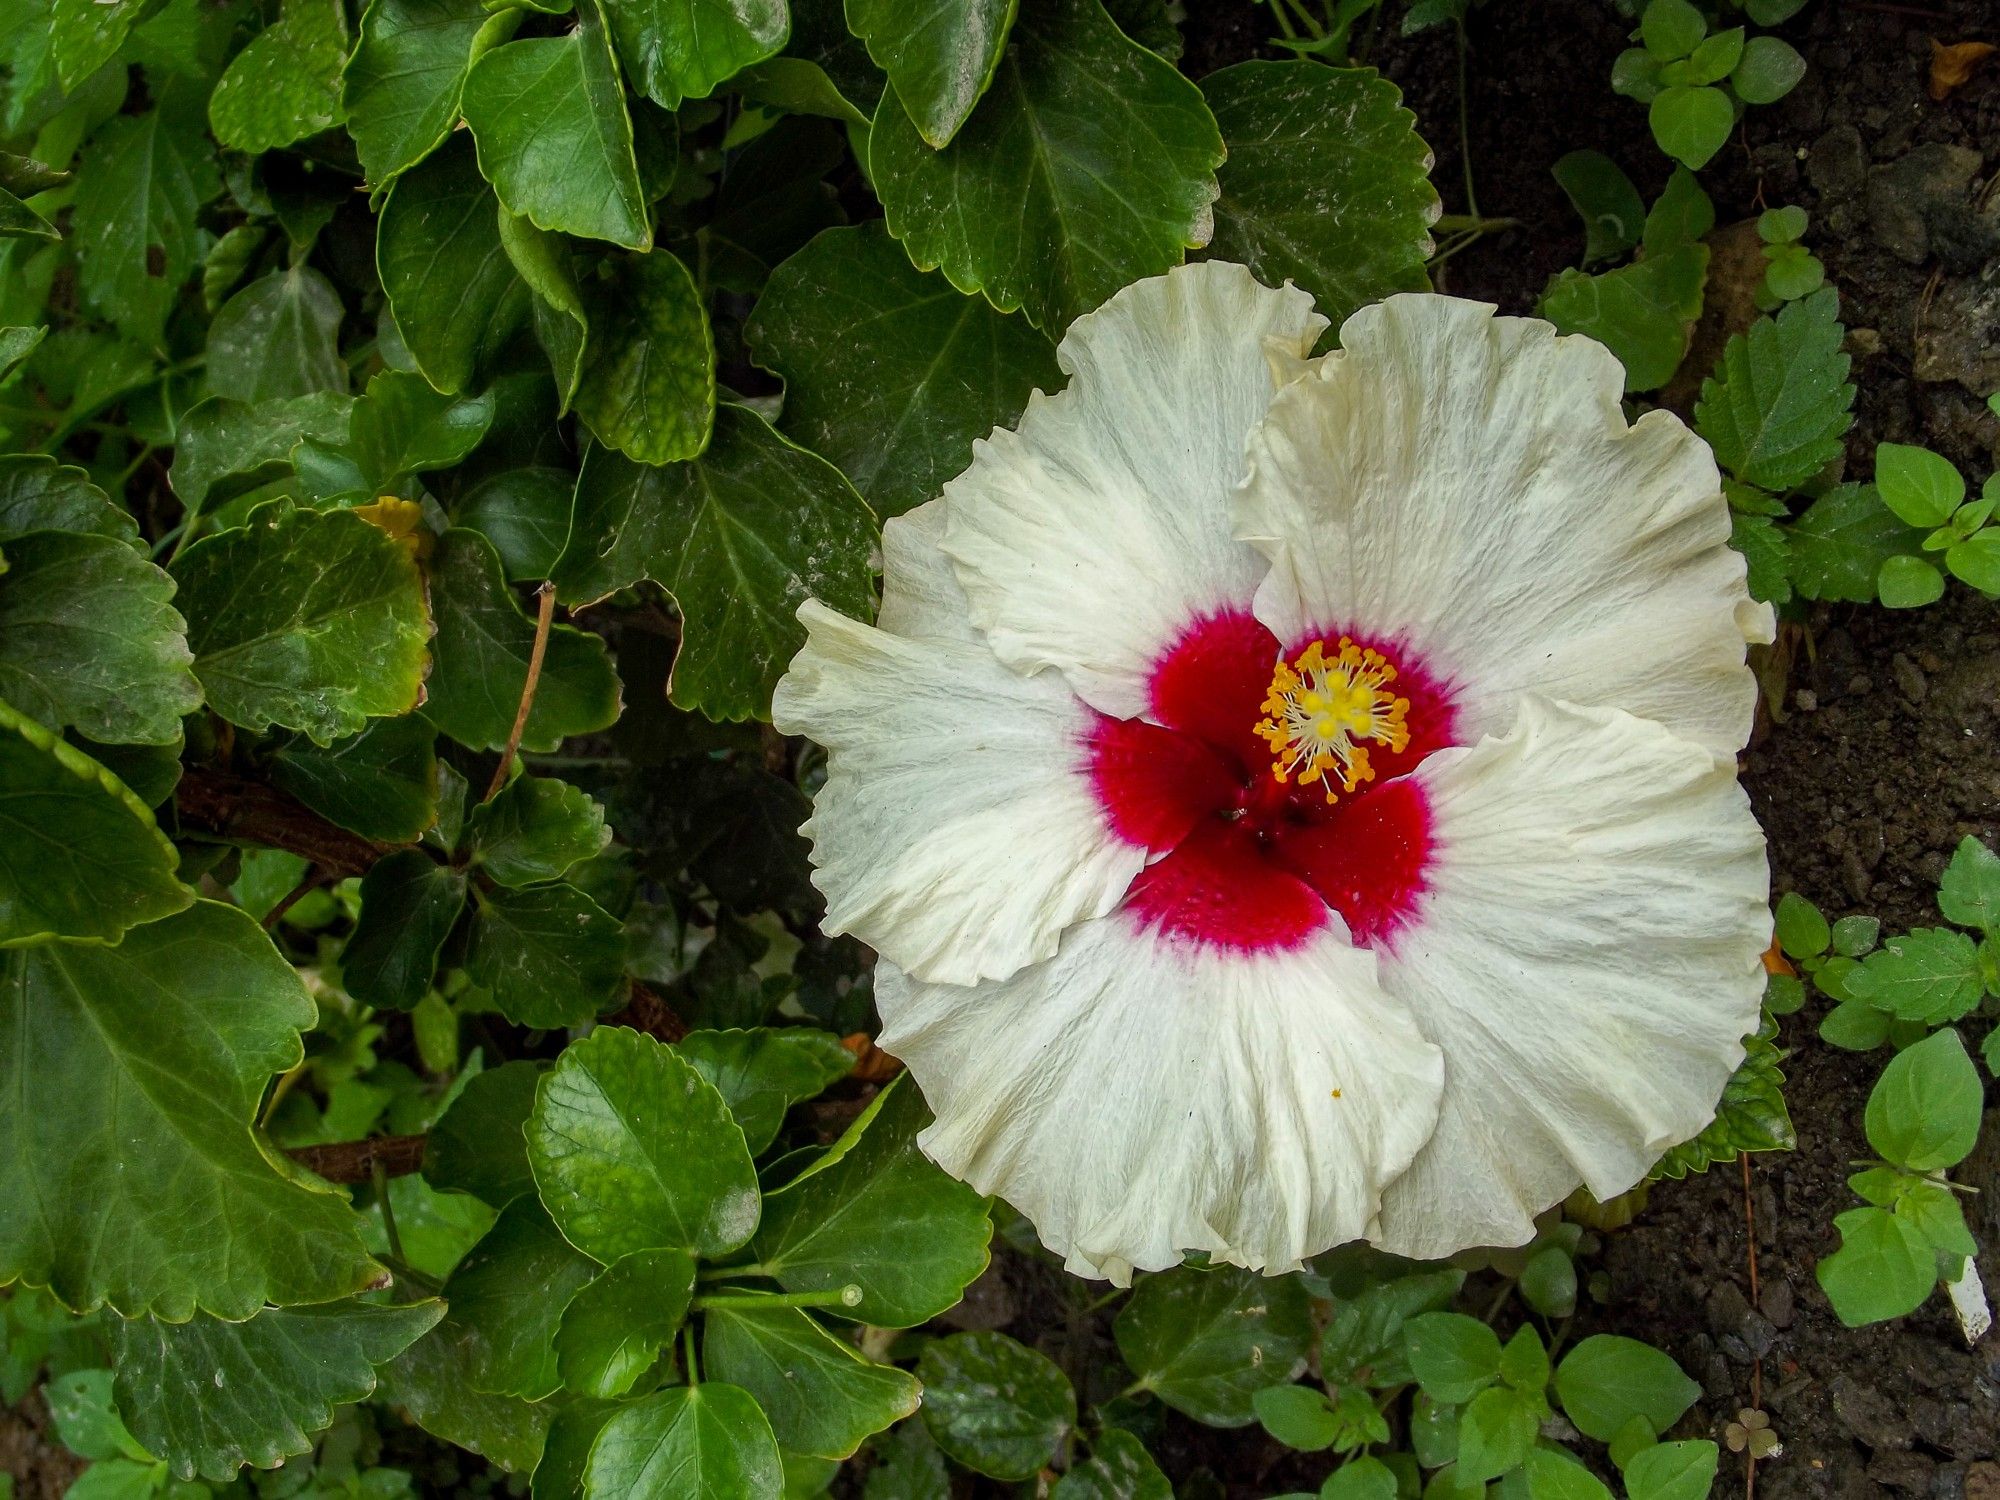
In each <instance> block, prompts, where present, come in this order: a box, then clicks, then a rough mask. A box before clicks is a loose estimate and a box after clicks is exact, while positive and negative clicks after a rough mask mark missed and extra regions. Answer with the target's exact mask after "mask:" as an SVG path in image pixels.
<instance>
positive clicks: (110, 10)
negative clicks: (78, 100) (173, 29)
mask: <svg viewBox="0 0 2000 1500" xmlns="http://www.w3.org/2000/svg"><path fill="white" fill-rule="evenodd" d="M148 8H149V7H148V6H147V4H146V3H145V0H110V3H108V4H107V3H102V0H55V3H54V4H53V5H51V6H50V7H49V8H48V12H47V17H48V19H47V22H46V24H47V25H48V28H49V47H50V51H51V53H52V54H53V56H54V59H55V65H56V76H57V78H58V79H60V80H61V82H62V86H63V89H64V90H65V91H67V90H71V89H74V88H75V87H76V86H77V85H78V84H80V83H82V82H83V81H84V80H85V79H86V78H88V77H90V75H91V74H92V73H95V72H96V71H97V70H98V69H99V68H101V67H103V66H104V65H105V64H106V63H108V62H109V61H111V59H112V57H113V56H114V55H115V54H116V53H117V51H118V49H119V48H120V47H121V46H123V45H124V42H125V38H126V36H127V35H128V34H129V33H130V32H131V30H132V27H133V25H134V24H135V23H136V22H137V21H138V20H139V19H140V17H142V16H143V15H145V14H146V11H147V10H148ZM10 29H11V28H10Z"/></svg>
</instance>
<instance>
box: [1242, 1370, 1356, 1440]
mask: <svg viewBox="0 0 2000 1500" xmlns="http://www.w3.org/2000/svg"><path fill="white" fill-rule="evenodd" d="M1250 1405H1251V1408H1252V1409H1253V1410H1254V1411H1255V1412H1256V1413H1257V1420H1258V1422H1259V1423H1261V1424H1262V1426H1263V1428H1264V1430H1265V1431H1266V1432H1268V1433H1270V1434H1271V1436H1272V1437H1274V1438H1276V1439H1277V1440H1278V1441H1279V1442H1281V1443H1283V1444H1284V1445H1285V1446H1286V1447H1287V1448H1296V1449H1297V1450H1298V1451H1299V1452H1301V1453H1319V1452H1322V1451H1324V1450H1325V1449H1327V1448H1331V1447H1332V1446H1333V1440H1334V1439H1335V1438H1337V1437H1339V1436H1340V1421H1339V1419H1338V1418H1336V1417H1335V1416H1334V1414H1333V1409H1332V1408H1331V1407H1330V1406H1328V1405H1327V1404H1326V1393H1325V1392H1324V1391H1320V1390H1317V1389H1315V1388H1314V1387H1312V1386H1309V1385H1267V1386H1265V1387H1264V1388H1263V1389H1262V1390H1260V1391H1257V1392H1256V1393H1254V1394H1253V1395H1252V1396H1251V1397H1250Z"/></svg>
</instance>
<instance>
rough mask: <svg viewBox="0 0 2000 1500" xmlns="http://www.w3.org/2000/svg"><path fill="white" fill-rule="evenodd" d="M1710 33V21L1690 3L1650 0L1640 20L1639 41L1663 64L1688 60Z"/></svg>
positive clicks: (1674, 0) (1681, 0)
mask: <svg viewBox="0 0 2000 1500" xmlns="http://www.w3.org/2000/svg"><path fill="white" fill-rule="evenodd" d="M1707 34H1708V21H1707V18H1706V17H1704V16H1703V15H1702V13H1701V12H1700V11H1699V10H1697V9H1695V7H1694V6H1693V5H1692V4H1690V3H1689V0H1648V3H1647V5H1646V8H1645V11H1644V13H1643V14H1642V16H1641V17H1640V23H1639V37H1640V40H1641V41H1643V42H1644V43H1645V44H1646V50H1647V51H1648V52H1650V53H1652V54H1653V56H1655V57H1657V58H1659V59H1661V60H1662V61H1671V60H1672V59H1674V58H1676V57H1686V56H1687V55H1688V54H1689V53H1690V52H1692V51H1694V49H1695V48H1696V47H1697V46H1699V45H1700V44H1701V39H1702V38H1703V37H1704V36H1706V35H1707Z"/></svg>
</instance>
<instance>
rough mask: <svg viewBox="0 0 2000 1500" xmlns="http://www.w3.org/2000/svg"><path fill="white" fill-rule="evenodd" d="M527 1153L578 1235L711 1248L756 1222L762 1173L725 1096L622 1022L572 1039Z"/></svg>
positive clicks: (729, 1245)
mask: <svg viewBox="0 0 2000 1500" xmlns="http://www.w3.org/2000/svg"><path fill="white" fill-rule="evenodd" d="M527 1135H528V1161H529V1165H530V1166H531V1167H532V1168H533V1171H534V1174H535V1182H536V1185H537V1186H538V1187H539V1188H540V1190H541V1194H542V1198H543V1200H544V1201H545V1202H548V1203H549V1204H550V1205H551V1209H552V1211H553V1212H554V1213H556V1214H557V1216H558V1220H559V1222H560V1223H561V1225H562V1228H563V1232H564V1233H565V1234H566V1235H568V1236H569V1239H570V1241H571V1243H573V1244H576V1245H579V1246H581V1247H582V1248H583V1249H584V1250H585V1251H587V1252H588V1253H589V1254H591V1255H594V1256H596V1257H597V1258H598V1259H599V1260H601V1261H605V1262H610V1261H615V1260H616V1259H618V1257H619V1256H621V1255H630V1254H632V1253H634V1252H636V1251H640V1250H658V1249H686V1250H693V1251H695V1252H696V1253H697V1254H700V1255H704V1256H716V1255H722V1254H725V1253H727V1252H728V1251H731V1250H734V1249H736V1248H737V1247H738V1246H739V1245H742V1244H743V1243H744V1242H745V1241H747V1240H748V1239H749V1238H750V1235H751V1233H752V1232H753V1231H754V1230H755V1229H756V1228H757V1216H758V1192H757V1177H756V1173H755V1172H754V1171H753V1169H752V1168H751V1165H750V1153H749V1152H748V1151H747V1150H745V1149H744V1146H743V1132H742V1131H741V1130H739V1129H737V1127H736V1122H735V1121H733V1120H731V1119H730V1118H729V1111H728V1109H727V1107H726V1106H725V1105H724V1104H723V1102H722V1096H721V1095H720V1094H718V1093H717V1092H716V1091H715V1087H714V1085H712V1084H710V1083H709V1082H708V1081H707V1080H706V1079H704V1078H702V1077H701V1075H700V1074H698V1073H696V1072H695V1070H694V1069H693V1068H691V1067H690V1066H689V1065H688V1064H687V1063H686V1062H684V1061H683V1060H682V1059H681V1058H680V1057H678V1056H676V1055H675V1053H674V1051H673V1049H672V1048H670V1047H666V1046H663V1045H662V1044H661V1043H659V1042H656V1041H654V1040H653V1039H652V1038H651V1037H648V1036H642V1035H640V1034H639V1033H638V1032H636V1031H630V1030H627V1029H626V1028H624V1027H622V1026H601V1027H599V1028H598V1029H597V1030H596V1031H593V1032H592V1033H591V1034H590V1035H589V1036H588V1037H586V1038H584V1039H583V1040H582V1041H580V1042H577V1043H575V1044H574V1045H572V1046H571V1047H569V1048H568V1049H567V1050H566V1051H565V1052H564V1053H563V1055H562V1057H561V1058H560V1059H559V1060H558V1061H557V1063H556V1065H555V1067H554V1068H552V1069H551V1070H550V1071H549V1072H548V1073H547V1074H546V1075H544V1077H543V1078H542V1081H541V1086H540V1088H539V1090H538V1091H537V1093H536V1099H535V1110H534V1113H533V1114H532V1115H531V1116H529V1119H528V1126H527Z"/></svg>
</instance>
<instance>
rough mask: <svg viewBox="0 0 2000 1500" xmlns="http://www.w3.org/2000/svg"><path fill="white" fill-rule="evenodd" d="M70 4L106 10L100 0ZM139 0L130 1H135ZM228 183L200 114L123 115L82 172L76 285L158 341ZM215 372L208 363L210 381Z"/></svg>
mask: <svg viewBox="0 0 2000 1500" xmlns="http://www.w3.org/2000/svg"><path fill="white" fill-rule="evenodd" d="M72 3H74V4H76V5H78V6H80V7H83V8H88V9H90V10H95V11H98V12H100V13H102V12H104V11H105V10H106V7H104V6H100V5H98V4H96V0H72ZM137 3H138V0H125V4H124V6H123V7H121V8H122V9H126V10H129V9H132V8H134V7H135V6H136V4H137ZM221 190H222V177H221V174H220V173H218V172H217V171H216V167H215V156H214V153H213V152H212V150H211V149H210V147H209V144H208V137H207V135H206V134H205V133H204V132H203V130H202V128H201V119H200V117H199V116H198V115H195V114H194V113H193V112H192V111H190V110H186V109H180V108H175V109H172V110H169V109H167V108H165V107H164V106H163V107H161V108H158V109H149V110H147V111H146V112H145V113H144V114H137V115H123V114H121V115H116V116H114V117H113V118H111V119H109V120H107V121H105V123H104V124H103V125H102V126H100V127H99V128H98V131H97V133H96V134H95V135H94V136H92V137H91V139H90V145H89V147H88V149H87V150H86V151H85V152H84V154H83V164H82V167H81V169H80V170H79V171H78V173H77V179H76V199H75V205H76V206H75V208H74V209H73V210H72V212H71V217H70V235H71V239H72V241H73V242H74V244H75V247H76V256H77V262H78V276H77V280H78V284H79V285H80V286H81V288H82V290H83V298H84V301H85V303H87V304H88V305H89V306H90V308H91V309H92V310H93V311H96V312H100V313H102V314H103V315H104V316H105V317H107V318H109V319H110V320H111V321H112V322H113V323H115V324H117V325H118V327H119V328H120V329H121V330H122V331H124V332H126V333H128V334H131V335H133V336H134V337H137V338H142V339H151V338H153V337H155V336H157V335H158V333H159V332H160V330H161V328H162V327H163V326H164V325H165V323H166V317H167V309H168V308H169V307H171V306H172V305H173V301H174V296H175V294H176V293H177V292H178V291H179V289H180V287H181V284H182V283H183V282H185V281H186V280H187V278H188V275H189V273H190V272H192V271H193V270H194V267H195V257H196V254H197V252H198V251H199V249H200V248H201V239H200V230H199V228H198V226H197V224H196V222H195V221H196V218H197V217H198V215H199V214H200V212H201V208H202V205H203V204H205V203H207V202H208V200H209V199H211V198H213V197H214V196H215V195H216V194H217V193H218V192H220V191H221ZM215 374H216V372H215V371H214V370H213V369H211V370H210V371H209V380H210V383H211V388H213V384H214V381H215Z"/></svg>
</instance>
